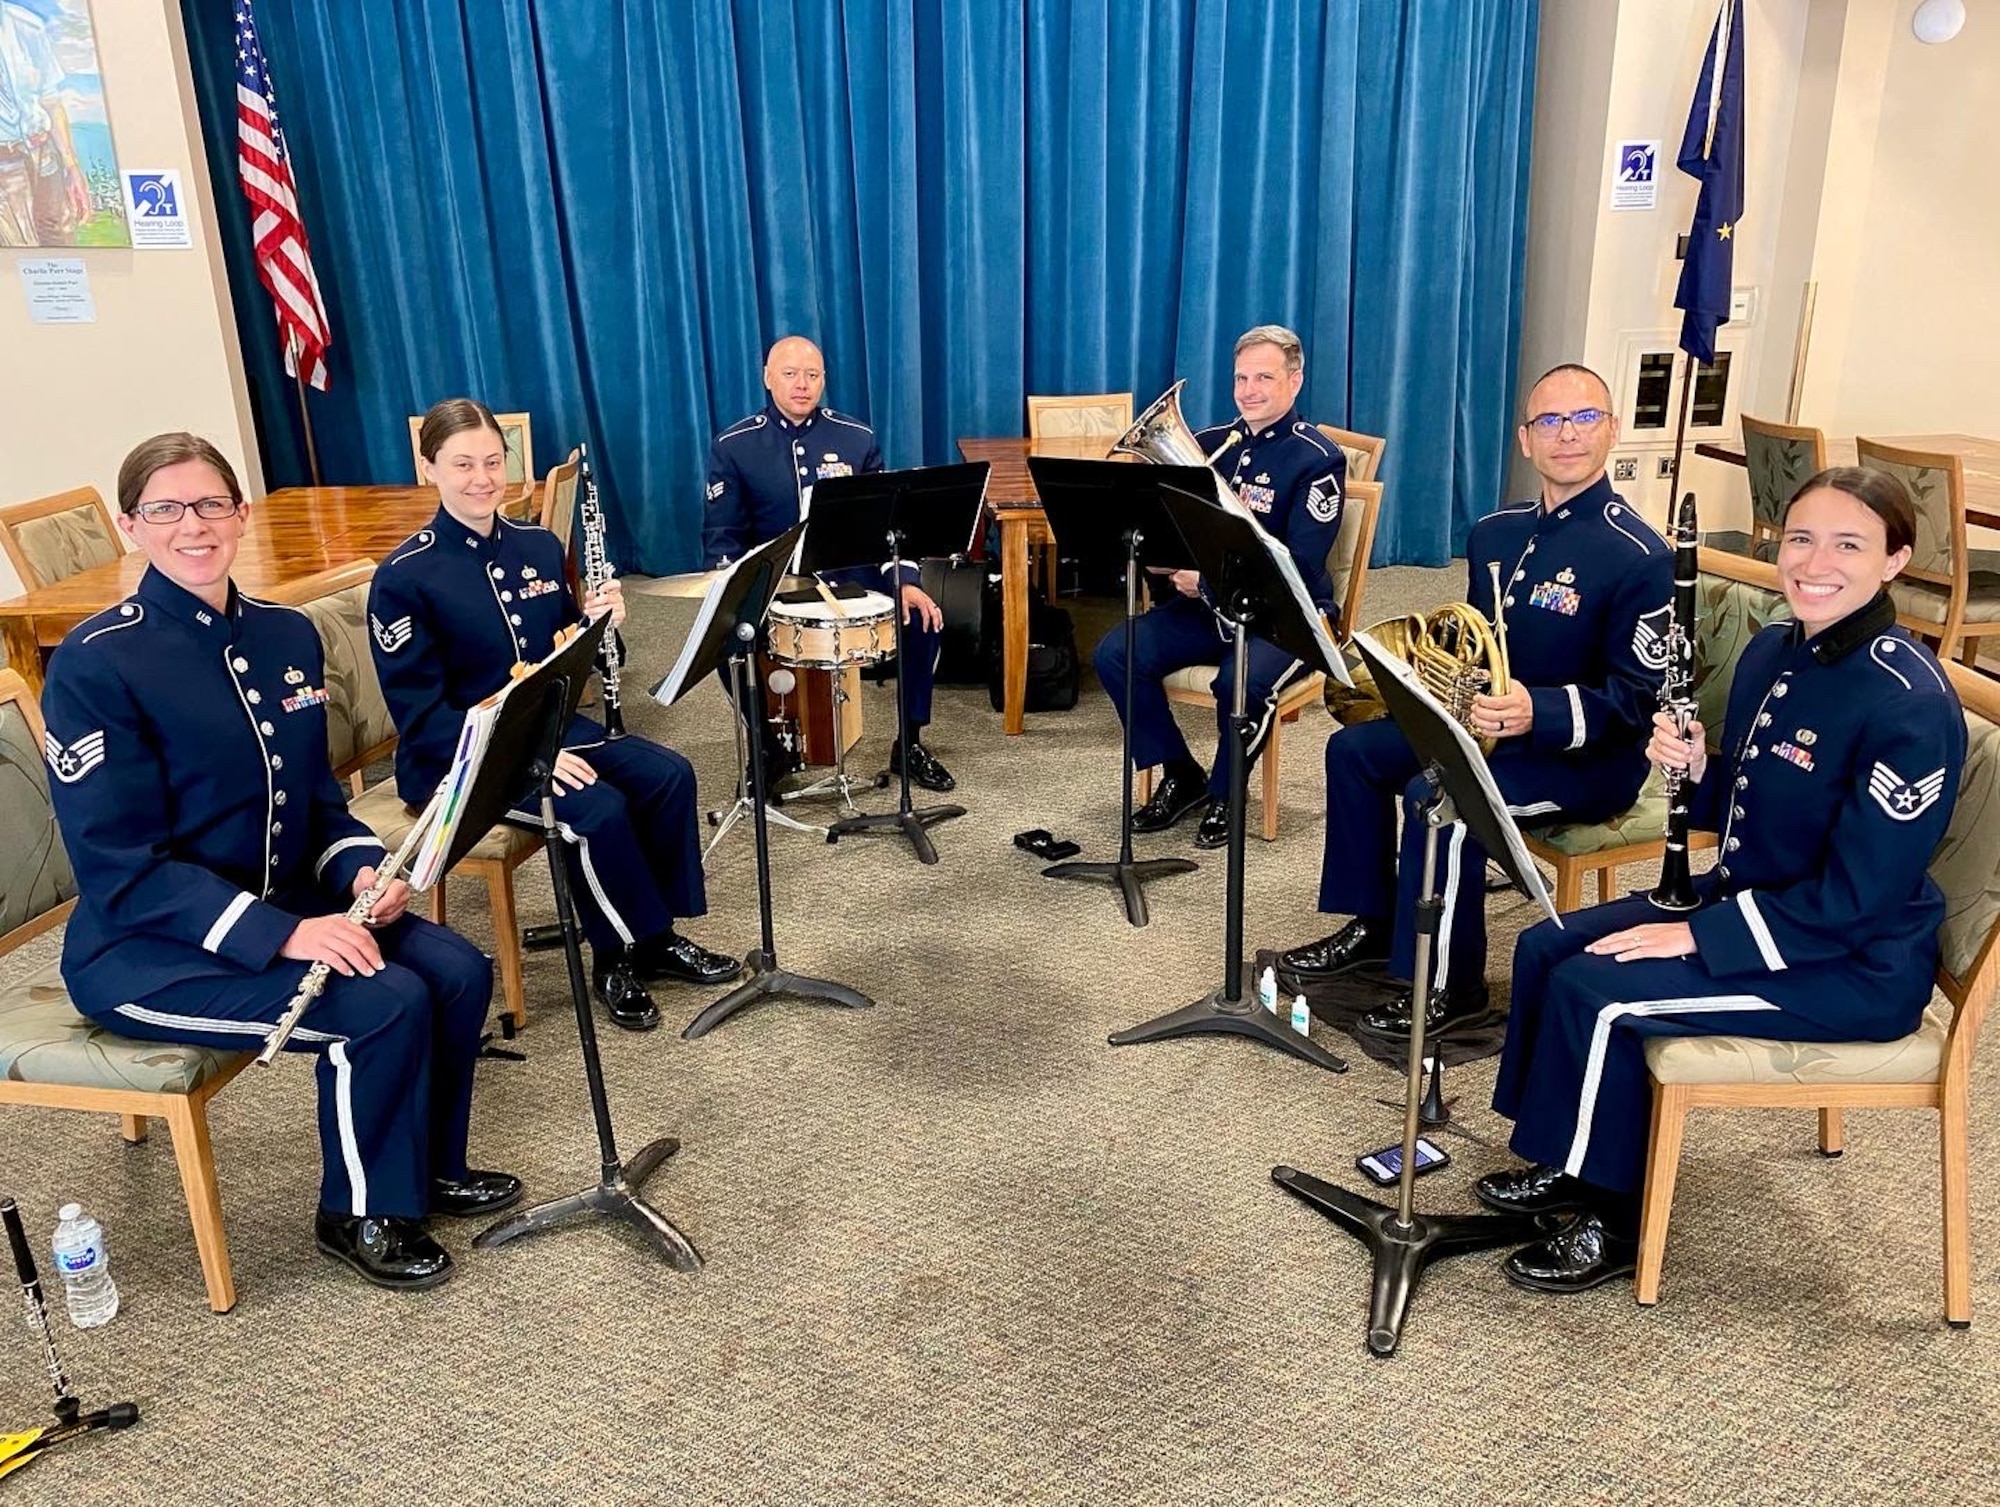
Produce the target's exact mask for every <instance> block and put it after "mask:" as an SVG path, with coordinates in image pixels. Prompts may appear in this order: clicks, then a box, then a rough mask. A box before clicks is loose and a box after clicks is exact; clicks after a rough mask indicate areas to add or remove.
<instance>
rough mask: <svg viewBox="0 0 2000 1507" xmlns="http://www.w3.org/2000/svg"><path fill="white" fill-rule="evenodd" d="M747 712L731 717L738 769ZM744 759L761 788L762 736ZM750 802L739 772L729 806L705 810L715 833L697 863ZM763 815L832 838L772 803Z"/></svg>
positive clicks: (705, 860)
mask: <svg viewBox="0 0 2000 1507" xmlns="http://www.w3.org/2000/svg"><path fill="white" fill-rule="evenodd" d="M756 631H757V630H756V629H755V627H752V628H751V630H750V632H751V637H752V641H753V642H752V649H751V653H752V654H753V655H754V654H755V652H756V649H755V643H754V641H755V637H756ZM735 662H736V661H735V656H734V655H731V656H730V663H731V664H734V663H735ZM735 694H736V695H737V696H738V697H741V695H742V687H741V686H740V685H738V687H737V689H736V692H735ZM758 694H759V695H760V696H761V695H762V694H763V692H762V691H761V690H760V691H759V692H758ZM750 705H751V703H750V702H748V701H743V700H740V699H739V700H738V702H737V706H738V707H749V706H750ZM756 705H757V712H756V715H758V716H762V714H763V703H762V702H758V703H756ZM747 715H750V714H749V713H747V712H745V713H739V715H737V716H736V717H734V718H732V719H731V720H732V721H733V722H734V724H735V733H736V767H737V769H738V770H743V769H745V768H746V767H747V766H746V764H745V754H744V752H743V741H744V740H743V721H744V717H745V716H747ZM748 758H749V761H750V762H751V763H754V764H755V765H756V771H755V773H756V778H757V784H758V786H759V787H762V786H763V784H764V775H763V768H764V740H763V739H762V738H752V739H750V753H749V755H748ZM778 799H779V800H783V799H784V797H783V796H779V797H778ZM754 804H755V802H753V801H752V800H751V798H750V788H749V786H748V785H747V784H745V782H744V777H743V775H742V774H741V773H739V774H738V775H737V776H736V800H735V801H734V803H732V804H731V805H730V806H728V807H727V808H725V809H723V810H720V811H711V812H709V813H708V824H709V825H710V826H711V827H713V828H715V836H713V837H711V838H710V839H709V840H708V846H707V847H705V848H703V849H702V850H701V863H702V867H703V868H707V867H708V855H709V854H711V853H713V852H714V851H715V849H716V845H717V844H718V843H720V842H721V841H722V839H723V838H725V837H727V836H728V835H729V829H730V828H731V827H733V826H735V825H736V824H737V823H738V822H739V821H741V820H743V818H744V817H745V816H747V815H749V814H750V810H751V807H752V806H753V805H754ZM767 816H768V817H769V819H770V820H772V821H774V822H776V823H777V824H778V825H779V826H781V827H790V828H791V829H792V830H793V831H794V832H817V833H818V834H819V835H820V836H821V837H824V838H826V840H827V841H828V842H831V841H833V838H832V837H831V836H830V835H829V834H828V832H827V829H826V828H824V827H815V826H813V825H812V824H811V823H810V822H802V821H800V820H799V819H798V818H797V817H796V816H787V815H786V814H785V813H784V812H782V811H780V810H779V809H778V808H777V807H776V806H768V805H767V806H765V807H764V808H763V809H762V810H761V811H760V813H759V821H760V822H761V821H762V820H763V819H764V818H765V817H767Z"/></svg>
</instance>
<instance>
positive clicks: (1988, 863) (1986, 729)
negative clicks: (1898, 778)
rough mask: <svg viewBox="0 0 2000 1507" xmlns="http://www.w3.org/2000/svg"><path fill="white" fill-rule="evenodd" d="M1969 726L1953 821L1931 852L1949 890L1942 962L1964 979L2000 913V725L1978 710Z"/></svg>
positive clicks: (1940, 881) (1934, 870)
mask: <svg viewBox="0 0 2000 1507" xmlns="http://www.w3.org/2000/svg"><path fill="white" fill-rule="evenodd" d="M1965 724H1966V750H1965V772H1964V774H1963V775H1961V776H1960V778H1959V783H1958V804H1957V805H1956V806H1954V807H1953V808H1952V813H1951V825H1950V826H1948V827H1946V828H1945V834H1944V838H1943V840H1942V841H1941V842H1939V843H1938V846H1937V851H1936V852H1935V853H1933V854H1932V855H1931V878H1932V879H1933V880H1935V881H1936V882H1937V887H1938V888H1939V889H1941V890H1942V891H1944V923H1943V924H1942V925H1941V926H1939V927H1938V952H1939V960H1940V961H1941V962H1942V963H1943V964H1944V966H1945V970H1946V971H1947V972H1948V973H1950V974H1951V975H1952V977H1953V978H1956V979H1961V980H1963V979H1964V978H1965V977H1966V974H1967V972H1968V971H1969V970H1970V969H1971V967H1972V965H1973V961H1974V959H1975V958H1976V957H1977V956H1978V952H1979V948H1980V945H1981V944H1982V943H1983V942H1984V941H1985V940H1986V933H1987V931H1988V930H1989V929H1990V928H1991V927H1992V925H1993V921H1994V918H1995V917H2000V727H1995V726H1994V725H1993V724H1992V723H1990V722H1988V721H1987V720H1986V719H1985V718H1984V717H1981V716H1979V715H1978V714H1977V713H1973V714H1969V715H1968V716H1967V717H1966V719H1965Z"/></svg>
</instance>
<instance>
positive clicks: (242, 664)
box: [229, 654, 250, 675]
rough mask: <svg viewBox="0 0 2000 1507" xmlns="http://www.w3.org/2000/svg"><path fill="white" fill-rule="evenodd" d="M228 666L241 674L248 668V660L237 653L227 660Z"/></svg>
mask: <svg viewBox="0 0 2000 1507" xmlns="http://www.w3.org/2000/svg"><path fill="white" fill-rule="evenodd" d="M229 668H230V669H232V670H234V671H235V672H236V673H237V674H238V675H241V674H242V673H243V672H244V671H245V670H247V669H249V668H250V661H249V660H247V659H245V658H244V657H243V656H242V655H241V654H239V655H237V656H236V657H235V658H234V659H232V660H230V661H229Z"/></svg>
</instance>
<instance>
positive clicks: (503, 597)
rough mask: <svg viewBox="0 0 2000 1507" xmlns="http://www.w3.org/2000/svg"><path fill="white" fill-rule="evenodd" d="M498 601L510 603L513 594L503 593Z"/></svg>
mask: <svg viewBox="0 0 2000 1507" xmlns="http://www.w3.org/2000/svg"><path fill="white" fill-rule="evenodd" d="M500 600H501V601H503V602H511V601H513V600H514V593H513V592H511V591H503V592H501V593H500Z"/></svg>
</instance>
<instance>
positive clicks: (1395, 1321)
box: [1271, 766, 1536, 1359]
mask: <svg viewBox="0 0 2000 1507" xmlns="http://www.w3.org/2000/svg"><path fill="white" fill-rule="evenodd" d="M1429 773H1430V779H1431V787H1432V789H1433V790H1434V791H1435V792H1436V794H1435V795H1434V797H1433V798H1432V800H1431V801H1430V803H1429V804H1428V806H1427V808H1426V809H1425V812H1424V824H1425V826H1426V827H1427V829H1428V830H1427V831H1426V832H1425V834H1424V868H1423V883H1422V884H1421V885H1420V886H1419V887H1418V894H1419V895H1421V896H1422V897H1423V898H1422V899H1420V900H1419V901H1418V902H1417V912H1416V928H1417V936H1416V944H1417V945H1416V961H1415V969H1414V978H1413V981H1412V985H1411V988H1412V994H1411V1000H1410V1054H1409V1071H1408V1076H1407V1079H1406V1081H1405V1084H1404V1101H1403V1103H1404V1108H1403V1170H1402V1176H1401V1177H1400V1178H1399V1179H1398V1180H1397V1183H1396V1202H1395V1205H1394V1206H1393V1207H1392V1206H1390V1205H1388V1204H1383V1203H1377V1202H1376V1201H1375V1200H1374V1199H1372V1198H1367V1197H1364V1196H1363V1195H1362V1194H1359V1193H1355V1192H1353V1191H1351V1190H1350V1189H1347V1188H1342V1187H1337V1186H1335V1185H1334V1184H1332V1183H1328V1182H1324V1181H1322V1180H1321V1179H1319V1178H1317V1177H1314V1176H1312V1175H1311V1174H1310V1173H1305V1172H1300V1171H1299V1170H1298V1169H1297V1168H1295V1167H1286V1166H1279V1167H1273V1168H1272V1169H1271V1181H1273V1182H1274V1183H1276V1184H1277V1185H1278V1186H1279V1187H1281V1188H1283V1189H1284V1190H1285V1191H1286V1192H1287V1193H1289V1194H1291V1195H1292V1196H1293V1197H1294V1198H1297V1199H1299V1200H1300V1201H1302V1202H1304V1203H1306V1204H1307V1205H1309V1206H1311V1207H1312V1208H1315V1209H1317V1210H1319V1212H1320V1213H1322V1214H1324V1215H1325V1216H1326V1217H1327V1218H1328V1219H1331V1220H1332V1221H1333V1222H1334V1223H1335V1224H1337V1225H1339V1226H1340V1227H1341V1228H1342V1229H1343V1230H1345V1231H1347V1233H1348V1234H1350V1235H1352V1236H1353V1237H1354V1238H1355V1239H1357V1240H1359V1241H1360V1242H1361V1243H1362V1244H1363V1245H1365V1246H1367V1247H1368V1251H1369V1254H1370V1255H1371V1256H1372V1257H1373V1258H1374V1280H1373V1283H1372V1285H1371V1287H1370V1290H1369V1300H1368V1352H1369V1354H1371V1355H1373V1356H1375V1357H1377V1358H1378V1359H1382V1358H1386V1357H1388V1356H1391V1355H1394V1354H1395V1353H1396V1346H1397V1344H1398V1343H1399V1342H1400V1341H1401V1339H1402V1334H1403V1320H1404V1318H1405V1317H1406V1316H1407V1315H1408V1313H1409V1309H1410V1299H1411V1297H1412V1296H1413V1295H1414V1294H1415V1293H1416V1290H1417V1284H1418V1283H1419V1282H1420V1281H1421V1280H1422V1279H1423V1274H1424V1268H1425V1267H1427V1266H1428V1265H1430V1263H1431V1262H1433V1261H1442V1260H1444V1259H1445V1258H1446V1257H1447V1256H1462V1255H1466V1254H1468V1253H1470V1252H1472V1251H1485V1250H1492V1249H1494V1248H1495V1247H1497V1246H1503V1245H1520V1244H1524V1243H1526V1242H1527V1241H1529V1240H1532V1239H1534V1238H1535V1233H1536V1226H1535V1221H1534V1217H1533V1216H1532V1215H1526V1214H1431V1215H1420V1214H1418V1213H1417V1212H1416V1210H1415V1207H1414V1199H1415V1188H1414V1185H1415V1180H1416V1165H1417V1131H1418V1127H1419V1125H1420V1124H1421V1123H1422V1116H1423V1114H1424V1104H1423V1102H1422V1093H1423V1081H1422V1080H1423V1076H1424V1060H1425V1059H1424V1024H1425V1021H1424V1017H1425V1015H1426V1013H1427V1012H1428V1010H1429V1008H1430V994H1431V958H1432V955H1433V949H1434V948H1435V946H1436V943H1437V932H1438V920H1439V917H1440V916H1441V915H1442V914H1443V911H1444V906H1443V902H1442V901H1441V900H1440V899H1439V898H1438V895H1437V849H1438V833H1439V832H1440V830H1441V829H1443V828H1444V827H1446V826H1448V825H1450V823H1451V822H1452V821H1453V820H1454V816H1453V811H1452V806H1451V801H1450V799H1449V797H1447V796H1446V795H1445V794H1444V791H1443V788H1442V786H1441V785H1440V783H1439V777H1438V772H1437V769H1436V767H1435V766H1433V767H1432V768H1431V770H1430V772H1429ZM1440 1060H1441V1059H1440ZM1431 1082H1432V1085H1433V1087H1434V1088H1435V1087H1436V1085H1437V1083H1438V1073H1437V1070H1436V1069H1435V1068H1433V1070H1432V1072H1431ZM1440 1092H1441V1090H1440ZM1442 1112H1443V1105H1442V1104H1440V1105H1439V1113H1440V1114H1442Z"/></svg>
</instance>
